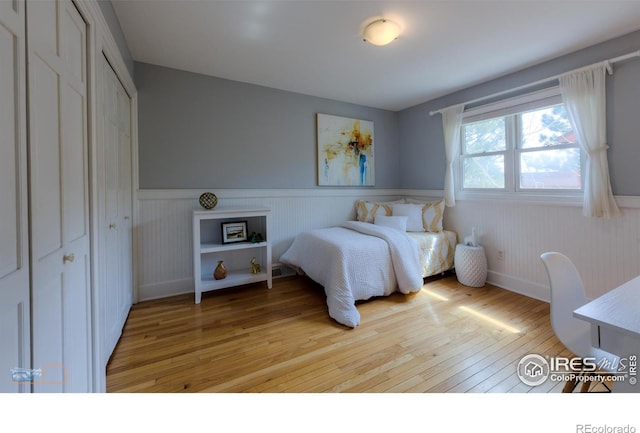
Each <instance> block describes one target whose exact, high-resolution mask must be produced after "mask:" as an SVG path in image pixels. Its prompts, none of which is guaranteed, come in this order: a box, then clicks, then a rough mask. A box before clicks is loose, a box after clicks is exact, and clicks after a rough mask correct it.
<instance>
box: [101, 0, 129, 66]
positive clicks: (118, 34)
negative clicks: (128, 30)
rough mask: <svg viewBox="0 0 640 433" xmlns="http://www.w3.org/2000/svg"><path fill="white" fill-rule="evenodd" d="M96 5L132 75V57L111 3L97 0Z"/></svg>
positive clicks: (106, 0) (105, 0)
mask: <svg viewBox="0 0 640 433" xmlns="http://www.w3.org/2000/svg"><path fill="white" fill-rule="evenodd" d="M98 6H100V10H101V11H102V15H104V19H105V21H106V22H107V25H108V26H109V30H111V34H112V35H113V38H114V39H115V41H116V45H118V49H119V50H120V54H122V59H123V60H124V64H125V65H126V67H127V69H128V70H129V75H131V76H132V77H133V57H131V52H130V51H129V46H128V45H127V41H126V39H125V37H124V33H123V32H122V28H121V27H120V21H118V18H117V17H116V13H115V11H114V10H113V5H112V4H111V1H109V0H98Z"/></svg>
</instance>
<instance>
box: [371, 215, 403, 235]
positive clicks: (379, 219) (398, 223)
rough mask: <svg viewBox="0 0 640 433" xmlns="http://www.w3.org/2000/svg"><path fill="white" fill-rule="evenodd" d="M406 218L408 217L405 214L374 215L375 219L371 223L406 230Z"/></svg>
mask: <svg viewBox="0 0 640 433" xmlns="http://www.w3.org/2000/svg"><path fill="white" fill-rule="evenodd" d="M407 219H408V218H407V217H406V216H386V215H376V219H375V220H373V223H374V224H376V225H379V226H385V227H391V228H392V229H396V230H400V231H401V232H406V231H407Z"/></svg>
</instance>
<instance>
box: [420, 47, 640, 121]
mask: <svg viewBox="0 0 640 433" xmlns="http://www.w3.org/2000/svg"><path fill="white" fill-rule="evenodd" d="M634 57H640V50H638V51H634V52H632V53H629V54H625V55H623V56H619V57H614V58H612V59H609V60H603V61H601V62H596V63H593V64H591V65H588V66H583V67H581V68H577V69H573V70H571V71H568V72H563V73H562V74H558V75H554V76H553V77H549V78H544V79H542V80H538V81H534V82H533V83H529V84H524V85H522V86H518V87H514V88H512V89H508V90H503V91H501V92H497V93H492V94H491V95H487V96H482V97H480V98H476V99H472V100H471V101H466V102H461V103H459V104H453V105H450V106H449V107H445V108H441V109H439V110H435V111H430V112H429V115H430V116H433V115H434V114H438V113H442V112H443V111H444V110H446V109H448V108H451V107H453V106H456V105H462V104H464V105H469V104H474V103H476V102H481V101H484V100H486V99H492V98H497V97H498V96H502V95H506V94H509V93H513V92H517V91H518V90H523V89H526V88H529V87H533V86H537V85H539V84H544V83H547V82H549V81H553V80H557V79H558V78H560V77H562V76H563V75H567V74H571V73H573V72H577V71H581V70H583V69H589V68H591V67H593V66H596V65H599V64H601V63H617V62H622V61H624V60H628V59H632V58H634ZM607 69H608V71H609V75H611V74H612V72H613V71H612V70H611V67H608V68H607Z"/></svg>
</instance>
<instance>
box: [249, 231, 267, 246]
mask: <svg viewBox="0 0 640 433" xmlns="http://www.w3.org/2000/svg"><path fill="white" fill-rule="evenodd" d="M249 242H251V243H252V244H257V243H259V242H264V237H263V236H262V233H256V232H251V234H250V235H249Z"/></svg>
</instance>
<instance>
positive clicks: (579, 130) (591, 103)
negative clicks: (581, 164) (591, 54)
mask: <svg viewBox="0 0 640 433" xmlns="http://www.w3.org/2000/svg"><path fill="white" fill-rule="evenodd" d="M610 67H611V66H610V65H609V63H608V62H603V63H600V64H598V65H596V66H594V67H593V68H589V69H582V70H579V71H575V72H571V73H568V74H566V75H562V76H560V78H559V81H560V91H561V93H562V100H563V102H564V105H565V107H566V109H567V113H568V114H569V120H570V121H571V125H572V127H573V131H574V132H575V134H576V137H577V139H578V142H579V143H580V146H581V147H582V149H583V150H584V151H585V152H586V154H587V166H586V170H585V179H584V206H583V213H584V215H585V216H591V217H597V218H611V217H614V216H617V215H619V214H620V211H619V209H618V206H617V205H616V202H615V199H614V197H613V193H612V191H611V184H610V181H609V165H608V163H607V149H608V148H609V146H608V145H607V125H606V123H607V122H606V120H607V119H606V91H605V86H606V71H607V70H608V69H610Z"/></svg>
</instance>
